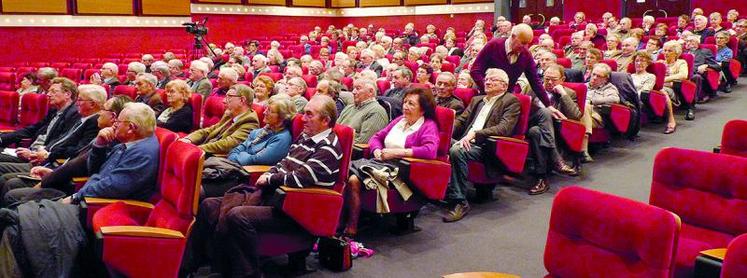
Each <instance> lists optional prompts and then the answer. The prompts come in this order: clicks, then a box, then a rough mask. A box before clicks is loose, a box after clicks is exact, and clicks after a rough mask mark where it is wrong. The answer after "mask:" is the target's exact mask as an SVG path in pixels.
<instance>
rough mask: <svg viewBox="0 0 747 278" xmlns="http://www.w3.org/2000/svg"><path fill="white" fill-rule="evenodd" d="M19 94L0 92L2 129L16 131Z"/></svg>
mask: <svg viewBox="0 0 747 278" xmlns="http://www.w3.org/2000/svg"><path fill="white" fill-rule="evenodd" d="M18 99H19V96H18V93H17V92H15V91H0V129H7V130H10V129H15V126H16V123H17V122H18Z"/></svg>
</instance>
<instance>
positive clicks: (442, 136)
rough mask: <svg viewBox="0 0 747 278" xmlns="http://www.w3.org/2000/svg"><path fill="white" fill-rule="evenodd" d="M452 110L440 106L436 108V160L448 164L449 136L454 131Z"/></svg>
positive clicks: (453, 113)
mask: <svg viewBox="0 0 747 278" xmlns="http://www.w3.org/2000/svg"><path fill="white" fill-rule="evenodd" d="M455 117H456V115H455V112H454V110H452V109H451V108H446V107H442V106H437V107H436V118H437V119H438V139H439V140H440V141H439V143H438V150H437V152H436V158H437V159H439V160H442V161H444V162H448V155H449V147H451V135H452V133H453V130H454V118H455Z"/></svg>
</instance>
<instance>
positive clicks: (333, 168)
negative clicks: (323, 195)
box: [180, 95, 342, 277]
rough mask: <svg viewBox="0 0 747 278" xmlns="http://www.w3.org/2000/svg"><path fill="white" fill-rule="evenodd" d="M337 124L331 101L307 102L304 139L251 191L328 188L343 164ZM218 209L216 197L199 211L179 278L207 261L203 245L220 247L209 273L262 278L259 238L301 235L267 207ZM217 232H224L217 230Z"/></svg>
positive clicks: (320, 98)
mask: <svg viewBox="0 0 747 278" xmlns="http://www.w3.org/2000/svg"><path fill="white" fill-rule="evenodd" d="M336 121H337V112H336V108H335V101H334V100H332V98H330V97H328V96H325V95H316V96H314V97H313V98H311V101H309V103H308V104H307V105H306V106H305V107H304V111H303V134H301V136H300V137H299V138H298V140H297V141H296V142H295V143H294V144H293V145H291V149H290V151H289V153H288V156H286V157H285V158H284V159H283V160H281V161H280V162H279V163H278V164H277V165H275V166H274V167H272V168H271V169H270V171H269V172H267V173H265V174H263V175H262V176H260V177H259V179H258V180H257V183H256V184H255V186H256V187H257V188H259V189H261V190H262V192H266V193H270V194H272V193H273V192H275V190H276V189H277V188H278V187H280V186H281V185H286V186H289V187H296V188H301V187H332V186H333V185H334V184H335V181H336V180H337V177H338V175H339V173H340V161H341V160H342V147H341V146H340V142H339V140H338V139H337V135H336V134H335V132H334V131H333V130H332V127H334V126H335V122H336ZM230 191H231V190H229V192H230ZM226 196H229V195H226ZM265 196H266V195H265ZM273 199H274V198H273ZM229 202H230V201H229ZM222 203H223V197H218V198H207V199H205V200H204V201H203V202H202V204H201V205H200V210H199V212H198V214H197V222H196V223H195V227H194V230H193V232H192V235H191V238H190V241H191V247H192V249H191V250H190V252H189V254H188V255H187V256H186V257H185V263H184V265H182V269H181V274H182V275H186V274H189V273H192V272H194V271H195V270H196V269H197V267H198V266H199V265H200V264H201V263H202V262H201V259H202V258H203V257H204V255H206V254H205V253H206V250H207V248H206V247H207V245H211V246H216V247H218V246H219V247H220V248H215V250H214V251H215V252H211V254H210V255H211V261H212V262H213V263H214V264H216V265H214V267H213V268H212V269H218V270H219V271H221V272H222V273H221V274H223V276H224V277H239V276H241V277H261V273H260V268H259V252H258V250H257V246H258V244H259V243H258V240H259V238H258V235H259V234H260V233H262V232H264V231H283V232H285V233H292V232H294V231H298V232H299V233H304V231H301V230H299V229H300V226H299V225H298V224H296V223H295V222H294V221H293V220H292V219H291V218H290V217H288V216H286V215H284V214H283V212H282V211H280V210H279V209H278V208H276V207H274V206H272V205H273V204H268V203H269V202H266V201H263V202H262V203H265V204H251V205H249V204H246V203H244V204H242V205H239V206H235V207H233V208H229V209H227V208H225V207H222ZM229 207H230V206H229ZM221 211H223V212H221ZM218 226H221V227H223V228H221V229H216V228H217V227H218ZM180 276H181V275H180Z"/></svg>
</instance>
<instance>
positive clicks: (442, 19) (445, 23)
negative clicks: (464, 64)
mask: <svg viewBox="0 0 747 278" xmlns="http://www.w3.org/2000/svg"><path fill="white" fill-rule="evenodd" d="M478 19H482V20H485V22H487V24H488V25H490V23H491V22H493V13H475V14H454V15H453V17H452V16H449V15H448V14H443V15H412V16H397V17H391V16H376V17H345V18H336V19H335V20H336V22H335V26H338V27H342V26H344V25H347V24H348V23H353V24H354V25H355V26H366V25H368V24H373V25H374V26H376V27H377V28H378V27H384V29H387V30H390V29H391V30H402V29H404V28H405V24H407V23H408V22H412V23H414V24H415V29H417V30H420V31H421V32H422V31H425V26H426V25H428V24H433V25H435V26H436V27H438V28H440V29H442V30H445V29H446V28H447V27H454V28H456V30H457V31H465V32H466V31H469V29H471V28H472V26H473V25H474V24H475V21H476V20H478Z"/></svg>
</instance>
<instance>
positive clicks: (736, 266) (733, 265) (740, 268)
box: [721, 234, 747, 278]
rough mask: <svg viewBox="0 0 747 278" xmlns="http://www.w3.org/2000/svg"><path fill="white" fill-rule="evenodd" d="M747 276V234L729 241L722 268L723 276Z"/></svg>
mask: <svg viewBox="0 0 747 278" xmlns="http://www.w3.org/2000/svg"><path fill="white" fill-rule="evenodd" d="M743 277H747V234H745V235H741V236H738V237H736V238H735V239H734V240H732V241H731V242H730V243H729V246H728V247H727V249H726V256H725V257H724V263H723V267H722V268H721V278H743Z"/></svg>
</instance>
